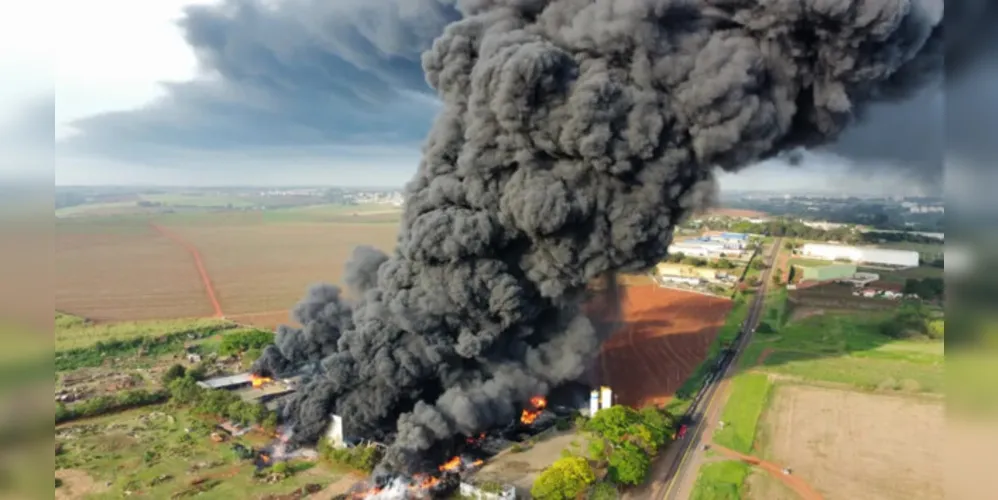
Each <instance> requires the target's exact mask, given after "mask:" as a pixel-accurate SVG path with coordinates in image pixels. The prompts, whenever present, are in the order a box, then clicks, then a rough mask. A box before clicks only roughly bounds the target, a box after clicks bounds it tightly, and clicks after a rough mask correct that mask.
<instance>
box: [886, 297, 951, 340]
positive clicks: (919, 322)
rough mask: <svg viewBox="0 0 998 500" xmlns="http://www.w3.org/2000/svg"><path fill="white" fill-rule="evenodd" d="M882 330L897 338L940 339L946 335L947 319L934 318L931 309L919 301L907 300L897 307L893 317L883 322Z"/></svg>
mask: <svg viewBox="0 0 998 500" xmlns="http://www.w3.org/2000/svg"><path fill="white" fill-rule="evenodd" d="M880 331H881V333H883V334H884V335H887V336H888V337H891V338H895V339H914V338H930V339H937V340H938V339H942V338H943V337H944V335H945V320H943V319H942V318H934V317H933V316H932V314H931V313H930V311H929V310H928V309H927V308H925V307H924V306H923V305H921V304H920V303H918V302H911V301H906V302H904V303H903V304H901V306H900V307H898V308H897V311H896V312H895V313H894V316H893V317H891V318H890V319H888V320H886V321H884V322H883V323H881V325H880Z"/></svg>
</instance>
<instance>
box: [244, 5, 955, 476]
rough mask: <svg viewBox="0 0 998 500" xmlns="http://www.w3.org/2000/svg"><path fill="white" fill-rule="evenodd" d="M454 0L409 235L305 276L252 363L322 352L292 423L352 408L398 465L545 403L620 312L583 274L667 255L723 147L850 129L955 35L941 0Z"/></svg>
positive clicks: (313, 423)
mask: <svg viewBox="0 0 998 500" xmlns="http://www.w3.org/2000/svg"><path fill="white" fill-rule="evenodd" d="M456 5H457V8H458V9H459V11H460V13H461V19H460V20H459V21H456V22H455V23H453V24H451V25H450V26H448V27H447V29H446V31H445V32H444V33H443V35H442V36H441V37H440V38H439V39H437V40H436V42H435V43H434V44H433V46H432V48H431V49H430V50H429V51H428V52H426V53H425V54H424V56H423V67H424V69H425V72H426V77H427V81H428V82H429V83H430V85H431V86H432V87H433V88H435V89H436V90H437V92H438V95H439V97H440V100H441V102H442V104H443V107H442V110H441V112H440V115H439V116H438V118H437V120H436V122H435V124H434V127H433V129H432V131H431V133H430V136H429V138H428V139H427V141H426V144H425V147H424V150H423V159H422V161H421V163H420V165H419V169H418V172H417V174H416V176H415V178H414V179H413V180H412V182H410V184H409V185H408V186H407V189H406V196H405V198H406V203H405V207H404V215H403V219H402V225H401V229H400V233H399V237H398V242H397V246H396V248H395V250H394V252H393V253H392V254H391V255H387V254H384V253H382V252H380V251H378V250H375V249H374V248H370V247H360V248H358V249H356V251H355V252H354V254H353V256H352V258H351V259H350V261H349V262H348V264H347V271H346V274H345V283H346V286H347V287H348V288H349V289H350V290H351V291H352V296H353V297H355V299H354V300H353V301H352V302H350V301H347V300H345V299H344V297H343V294H342V292H341V290H340V289H339V288H337V287H335V286H331V285H321V286H317V287H315V288H314V289H312V290H311V291H310V292H309V293H308V296H306V297H305V299H304V300H303V301H302V302H301V303H300V304H298V306H297V307H296V308H295V310H294V312H293V315H294V317H295V319H296V320H297V321H298V322H299V323H300V324H302V325H303V326H302V328H288V327H282V328H281V329H280V330H279V331H278V333H277V335H276V338H275V344H274V345H272V346H269V347H268V348H267V349H266V350H265V352H264V355H263V356H262V357H261V358H260V360H259V361H258V362H257V364H256V365H255V366H254V368H253V371H254V373H257V374H260V375H266V376H275V375H280V374H284V373H287V372H290V371H297V370H299V369H304V370H306V371H307V373H308V374H307V375H306V378H305V381H304V382H303V385H302V387H301V388H300V389H299V390H298V391H297V392H296V393H295V394H294V396H293V397H292V398H291V400H290V401H289V403H288V404H287V405H286V406H285V407H284V409H283V416H284V418H285V419H287V421H288V422H289V423H290V424H291V425H293V427H294V437H293V439H294V440H295V441H298V442H302V443H305V442H314V441H316V440H318V439H320V438H321V437H322V435H323V433H324V432H325V431H326V429H327V428H328V425H329V419H330V415H332V414H334V413H335V414H336V415H339V416H341V417H342V425H343V428H344V431H345V432H346V433H347V434H349V435H355V436H363V437H365V438H370V439H377V440H379V441H383V442H387V443H390V444H389V448H388V450H387V453H386V456H385V460H384V463H383V471H382V472H389V471H394V472H408V473H425V472H431V473H439V471H437V470H436V466H437V464H439V463H441V462H443V461H445V460H446V457H448V456H452V455H453V454H454V451H455V450H458V449H460V448H461V446H463V445H464V444H463V443H465V442H466V438H467V437H469V436H478V435H479V434H480V433H481V432H484V431H488V430H490V429H495V428H497V427H502V426H503V425H506V423H508V422H518V421H519V420H520V419H522V418H523V417H524V416H528V419H529V418H531V417H529V416H530V415H532V414H533V413H532V412H535V411H538V409H539V408H538V405H537V404H536V403H535V402H534V401H532V398H534V397H535V396H537V395H539V394H540V395H549V396H550V395H552V394H553V392H552V391H556V390H557V389H558V388H560V387H563V386H564V385H565V384H569V383H573V382H576V381H578V380H580V379H581V378H582V377H583V375H584V374H585V372H586V370H587V369H588V367H589V365H590V364H591V362H592V361H593V359H594V358H595V356H596V354H597V352H598V350H599V347H600V344H601V343H602V342H603V341H604V340H605V339H606V338H607V336H608V335H609V334H610V333H612V331H613V326H614V325H615V324H616V319H615V318H612V317H611V318H597V319H593V318H589V317H587V316H586V315H585V314H583V310H582V307H581V305H582V303H583V302H584V301H586V300H589V299H590V298H591V297H590V296H589V295H588V294H587V285H588V284H589V283H590V282H592V281H593V280H596V279H604V280H606V282H607V283H615V279H614V276H615V274H616V273H619V272H644V271H647V270H649V269H651V268H652V267H653V266H654V265H655V264H656V263H658V262H659V261H661V260H662V259H663V258H664V257H665V256H666V254H667V252H668V249H669V246H670V244H671V243H672V238H673V232H674V229H675V227H676V225H677V224H678V223H679V222H681V221H682V220H684V218H685V217H687V216H688V215H689V214H691V212H693V211H697V210H702V209H704V208H705V207H706V206H707V205H708V204H710V203H711V201H712V200H713V198H714V193H715V190H716V187H715V180H714V173H715V171H716V170H717V169H723V170H725V171H728V172H734V171H738V170H739V169H742V168H744V167H745V166H747V165H749V164H752V163H754V162H756V161H759V160H762V159H765V158H769V157H773V156H776V155H780V154H784V153H787V152H791V151H794V150H795V148H799V147H811V146H818V145H822V144H825V143H829V142H831V141H834V140H835V139H836V138H837V137H838V135H839V134H840V132H841V131H842V130H843V129H844V128H845V127H846V126H847V125H849V124H850V122H851V121H853V118H854V116H856V115H857V114H860V113H861V112H862V111H863V109H864V108H865V107H866V106H867V105H868V104H869V103H871V102H875V101H877V100H882V99H897V98H902V97H904V96H905V95H908V94H909V93H910V92H911V91H913V90H914V89H916V88H919V87H921V86H922V85H924V84H926V82H928V81H929V80H931V79H929V78H926V75H932V74H934V73H935V72H936V71H937V70H938V66H939V64H938V61H939V59H940V58H939V57H938V55H939V51H938V50H937V49H938V48H939V42H940V41H941V27H940V19H941V17H942V1H941V0H839V1H828V0H799V1H794V2H755V1H738V0H736V1H728V2H719V1H713V0H636V1H631V2H623V3H622V2H617V1H613V0H590V1H578V0H548V1H544V0H531V1H510V0H456ZM617 289H618V288H617V287H616V286H607V287H604V288H603V289H602V290H603V292H601V293H603V294H604V295H605V297H603V299H604V300H605V301H607V302H610V303H612V302H614V301H615V300H616V299H617V298H616V297H614V296H613V294H614V293H616V292H615V291H616V290H617ZM608 310H610V311H613V310H614V308H609V309H608ZM615 310H616V311H619V307H618V308H616V309H615ZM611 316H612V314H611ZM586 392H588V389H587V390H586ZM583 398H584V396H583ZM540 410H543V408H540ZM539 421H540V417H538V418H537V420H535V422H539ZM534 425H536V423H535V424H534ZM378 477H380V478H388V477H392V476H391V475H381V476H378ZM407 477H409V478H413V477H419V476H412V475H410V476H407ZM428 477H432V478H433V480H435V481H438V483H434V484H451V483H452V482H453V481H450V480H449V479H447V478H448V477H449V476H446V475H444V476H428ZM396 479H397V478H396ZM388 484H389V483H383V484H382V486H379V487H381V488H383V487H387V486H386V485H388ZM392 484H394V483H392ZM398 484H399V485H401V486H400V487H404V488H408V487H410V486H412V485H413V482H412V481H410V480H408V479H407V480H405V481H400V482H399V483H398ZM425 489H426V488H423V490H425Z"/></svg>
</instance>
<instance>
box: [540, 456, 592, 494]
mask: <svg viewBox="0 0 998 500" xmlns="http://www.w3.org/2000/svg"><path fill="white" fill-rule="evenodd" d="M595 482H596V474H595V473H594V472H593V469H592V467H591V466H590V465H589V461H588V460H586V459H585V458H582V457H563V458H559V459H558V460H557V461H555V463H554V464H552V465H551V467H548V468H547V469H545V470H544V472H541V473H540V475H539V476H537V479H536V480H535V481H534V485H533V487H531V488H530V494H531V495H532V496H533V497H534V498H536V499H538V500H575V499H576V498H578V497H579V495H581V494H582V493H583V492H585V491H586V489H587V488H588V487H589V485H591V484H593V483H595Z"/></svg>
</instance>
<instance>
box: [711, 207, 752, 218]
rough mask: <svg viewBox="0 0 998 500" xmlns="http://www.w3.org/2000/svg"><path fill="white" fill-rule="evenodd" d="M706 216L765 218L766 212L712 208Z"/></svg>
mask: <svg viewBox="0 0 998 500" xmlns="http://www.w3.org/2000/svg"><path fill="white" fill-rule="evenodd" d="M707 215H717V216H725V217H765V216H766V215H767V214H766V212H760V211H758V210H747V209H742V208H712V209H710V210H708V211H707Z"/></svg>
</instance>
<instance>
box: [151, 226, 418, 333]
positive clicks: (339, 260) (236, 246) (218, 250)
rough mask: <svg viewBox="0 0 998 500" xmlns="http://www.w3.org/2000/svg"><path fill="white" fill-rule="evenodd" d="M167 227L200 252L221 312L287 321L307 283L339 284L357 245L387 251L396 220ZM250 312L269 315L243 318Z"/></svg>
mask: <svg viewBox="0 0 998 500" xmlns="http://www.w3.org/2000/svg"><path fill="white" fill-rule="evenodd" d="M169 228H170V230H171V231H173V232H174V233H176V234H178V235H180V236H181V237H183V238H184V239H185V240H187V241H188V242H190V243H191V244H192V245H193V246H194V247H196V248H197V249H198V251H199V252H200V253H201V256H202V258H203V259H204V265H205V267H206V269H207V271H208V274H209V275H210V276H211V281H212V283H213V284H214V287H215V291H216V292H217V294H218V299H219V301H220V302H221V305H222V310H223V311H224V312H225V315H226V316H227V317H233V318H234V319H236V320H237V321H240V322H242V321H243V320H244V319H248V320H250V321H251V322H252V323H253V324H261V318H265V319H264V321H263V323H266V322H269V321H273V320H274V319H275V318H278V317H279V318H280V319H279V320H277V321H276V322H278V323H283V322H286V321H287V313H284V312H282V311H286V310H288V309H290V308H292V307H293V306H294V305H295V304H296V303H297V302H298V301H299V300H300V299H301V298H302V297H303V296H304V295H305V292H306V290H307V289H308V287H309V286H310V285H313V284H316V283H320V282H326V283H332V284H339V283H340V282H341V277H342V274H343V265H344V263H345V262H346V260H347V259H348V258H349V257H350V254H351V252H353V249H354V248H355V247H356V246H358V245H372V246H375V247H377V248H380V249H382V250H384V251H390V250H391V249H393V248H394V247H395V239H396V233H397V231H398V227H397V226H396V225H394V224H363V223H353V224H351V223H293V224H291V223H288V224H259V225H256V224H238V225H236V224H234V225H223V226H201V225H177V226H170V227H169ZM191 267H192V268H193V265H192V266H191ZM248 313H267V314H263V315H259V316H244V315H247V314H248ZM272 313H273V314H272ZM261 326H263V325H262V324H261Z"/></svg>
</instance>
